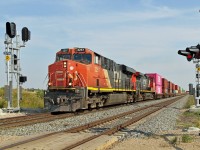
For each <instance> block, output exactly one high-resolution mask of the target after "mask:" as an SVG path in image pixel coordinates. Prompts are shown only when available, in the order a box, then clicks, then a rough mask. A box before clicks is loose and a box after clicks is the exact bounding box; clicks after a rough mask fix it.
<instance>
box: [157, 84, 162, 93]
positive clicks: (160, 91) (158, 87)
mask: <svg viewBox="0 0 200 150" xmlns="http://www.w3.org/2000/svg"><path fill="white" fill-rule="evenodd" d="M156 94H162V86H160V85H157V86H156Z"/></svg>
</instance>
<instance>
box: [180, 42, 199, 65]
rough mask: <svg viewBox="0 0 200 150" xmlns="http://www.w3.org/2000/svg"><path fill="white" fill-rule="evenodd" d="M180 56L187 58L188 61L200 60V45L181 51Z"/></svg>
mask: <svg viewBox="0 0 200 150" xmlns="http://www.w3.org/2000/svg"><path fill="white" fill-rule="evenodd" d="M178 54H179V55H182V56H186V58H187V60H188V61H191V60H192V59H193V58H195V59H200V45H199V44H198V45H197V46H191V47H187V48H186V49H185V50H179V51H178Z"/></svg>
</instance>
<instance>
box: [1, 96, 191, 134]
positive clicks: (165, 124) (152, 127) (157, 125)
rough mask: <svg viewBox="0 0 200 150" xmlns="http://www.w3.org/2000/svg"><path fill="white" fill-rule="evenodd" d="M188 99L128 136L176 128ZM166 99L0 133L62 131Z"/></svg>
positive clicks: (186, 97)
mask: <svg viewBox="0 0 200 150" xmlns="http://www.w3.org/2000/svg"><path fill="white" fill-rule="evenodd" d="M187 99H188V96H185V97H184V98H182V100H181V101H178V102H176V104H174V105H173V106H171V107H169V108H166V109H165V110H164V111H162V112H160V113H159V114H158V115H157V116H155V117H153V118H152V119H150V120H149V121H147V122H145V123H144V124H142V125H140V126H138V127H136V128H135V130H134V131H130V132H129V134H128V136H135V137H138V136H140V135H150V134H153V133H157V132H159V131H161V130H171V129H174V127H175V124H176V118H177V116H178V115H179V113H180V111H179V109H180V108H182V107H183V106H184V105H185V103H186V101H187ZM166 100H169V98H167V99H162V100H155V101H147V102H145V103H136V104H133V105H128V106H122V107H118V108H113V109H110V110H105V111H99V112H94V113H89V114H84V115H78V116H74V117H70V118H66V119H58V120H55V121H51V122H46V123H37V124H33V125H29V126H24V127H17V128H12V129H5V130H0V135H2V136H3V135H4V136H5V135H9V136H26V135H35V134H41V133H49V132H57V131H62V130H66V129H69V128H72V127H76V126H79V125H83V124H87V123H89V122H93V121H96V120H99V119H102V118H107V117H109V116H113V115H116V114H119V113H122V112H126V111H129V110H133V109H136V108H139V107H144V106H147V105H151V104H156V103H159V102H163V101H166Z"/></svg>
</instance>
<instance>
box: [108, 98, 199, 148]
mask: <svg viewBox="0 0 200 150" xmlns="http://www.w3.org/2000/svg"><path fill="white" fill-rule="evenodd" d="M187 99H188V96H185V97H184V98H183V99H182V100H181V101H179V102H177V103H176V104H174V105H172V106H171V107H168V108H165V110H164V111H161V112H160V113H158V114H157V115H156V116H155V117H153V118H150V119H147V121H145V122H144V123H142V124H140V125H138V126H137V127H136V128H135V129H134V130H132V131H131V132H130V133H129V134H128V136H126V138H125V139H123V140H122V141H120V142H119V143H116V144H114V145H113V146H112V147H111V148H109V150H124V149H126V150H132V149H137V150H143V149H148V150H161V149H162V150H174V149H179V150H199V149H200V136H199V133H198V132H193V133H188V132H185V131H182V130H181V129H180V128H177V126H176V121H177V119H178V118H179V115H181V113H183V109H182V108H183V106H184V105H185V103H186V102H187ZM183 134H189V135H190V136H192V137H193V139H194V140H193V141H192V142H190V143H183V142H181V141H182V140H181V138H182V136H183ZM175 138H176V142H175V143H173V140H174V139H175Z"/></svg>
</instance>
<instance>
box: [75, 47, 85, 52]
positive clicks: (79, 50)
mask: <svg viewBox="0 0 200 150" xmlns="http://www.w3.org/2000/svg"><path fill="white" fill-rule="evenodd" d="M76 52H85V48H77V49H76Z"/></svg>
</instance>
